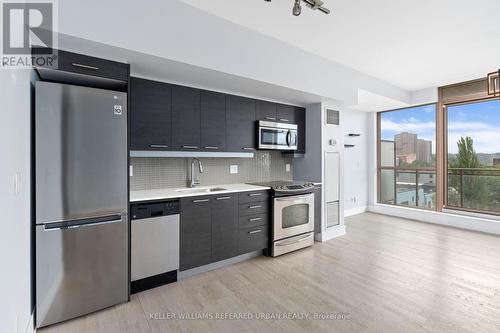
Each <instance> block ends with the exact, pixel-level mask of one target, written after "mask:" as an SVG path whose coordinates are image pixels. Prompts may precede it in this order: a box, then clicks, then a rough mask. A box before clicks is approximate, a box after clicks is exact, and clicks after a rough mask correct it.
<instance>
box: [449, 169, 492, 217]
mask: <svg viewBox="0 0 500 333" xmlns="http://www.w3.org/2000/svg"><path fill="white" fill-rule="evenodd" d="M447 198H448V199H447V207H449V208H456V209H463V210H469V211H473V212H480V213H494V214H500V168H448V196H447Z"/></svg>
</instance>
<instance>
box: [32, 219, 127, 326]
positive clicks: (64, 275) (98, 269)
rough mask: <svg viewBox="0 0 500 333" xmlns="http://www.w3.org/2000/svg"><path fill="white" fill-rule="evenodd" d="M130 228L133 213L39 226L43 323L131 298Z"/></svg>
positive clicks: (39, 314)
mask: <svg viewBox="0 0 500 333" xmlns="http://www.w3.org/2000/svg"><path fill="white" fill-rule="evenodd" d="M87 222H88V221H87ZM127 232H128V228H127V215H121V216H118V219H114V220H113V219H103V221H101V222H98V223H87V224H80V225H79V224H76V223H74V224H69V225H68V226H61V223H59V224H53V225H37V226H36V326H37V327H42V326H46V325H50V324H53V323H57V322H60V321H64V320H67V319H71V318H75V317H78V316H81V315H84V314H87V313H90V312H94V311H97V310H100V309H103V308H106V307H109V306H112V305H115V304H118V303H121V302H126V301H127V299H128V247H127Z"/></svg>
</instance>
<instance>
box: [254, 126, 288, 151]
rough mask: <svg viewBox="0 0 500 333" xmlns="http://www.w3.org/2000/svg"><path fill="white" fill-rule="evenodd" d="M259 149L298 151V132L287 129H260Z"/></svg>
mask: <svg viewBox="0 0 500 333" xmlns="http://www.w3.org/2000/svg"><path fill="white" fill-rule="evenodd" d="M259 148H260V149H278V150H296V149H297V131H296V130H294V129H287V128H273V127H265V126H260V127H259Z"/></svg>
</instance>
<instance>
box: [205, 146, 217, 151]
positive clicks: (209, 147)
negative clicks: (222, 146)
mask: <svg viewBox="0 0 500 333" xmlns="http://www.w3.org/2000/svg"><path fill="white" fill-rule="evenodd" d="M205 149H213V150H216V149H219V147H215V146H207V147H205Z"/></svg>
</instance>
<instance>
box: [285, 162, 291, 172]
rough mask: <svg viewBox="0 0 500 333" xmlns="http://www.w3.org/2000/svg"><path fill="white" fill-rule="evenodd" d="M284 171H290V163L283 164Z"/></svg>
mask: <svg viewBox="0 0 500 333" xmlns="http://www.w3.org/2000/svg"><path fill="white" fill-rule="evenodd" d="M285 171H286V172H290V163H287V164H285Z"/></svg>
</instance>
